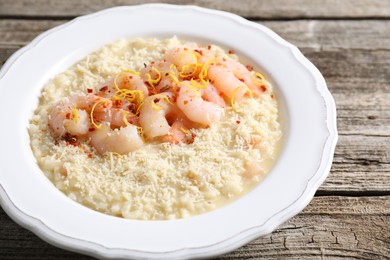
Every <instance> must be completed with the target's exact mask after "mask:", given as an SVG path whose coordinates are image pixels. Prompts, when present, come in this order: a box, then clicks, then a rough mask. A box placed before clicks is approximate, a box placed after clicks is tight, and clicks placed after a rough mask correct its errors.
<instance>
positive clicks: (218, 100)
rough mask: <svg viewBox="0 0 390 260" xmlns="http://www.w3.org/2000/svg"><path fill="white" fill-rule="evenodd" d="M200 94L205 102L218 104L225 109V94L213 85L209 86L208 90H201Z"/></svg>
mask: <svg viewBox="0 0 390 260" xmlns="http://www.w3.org/2000/svg"><path fill="white" fill-rule="evenodd" d="M200 93H201V95H202V97H203V99H204V100H206V101H210V102H212V103H215V104H217V105H218V106H220V107H223V108H225V107H226V102H225V100H224V99H223V94H222V92H221V91H219V90H218V89H217V88H216V87H215V86H214V85H213V84H210V83H209V84H208V86H207V88H205V89H201V90H200Z"/></svg>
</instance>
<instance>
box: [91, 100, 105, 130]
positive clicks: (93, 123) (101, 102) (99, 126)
mask: <svg viewBox="0 0 390 260" xmlns="http://www.w3.org/2000/svg"><path fill="white" fill-rule="evenodd" d="M105 103H107V101H106V100H104V99H101V100H98V101H97V102H95V104H93V106H92V109H91V113H90V115H91V123H92V125H93V126H94V127H96V128H101V127H102V125H97V124H96V123H95V120H93V112H94V111H95V108H96V106H97V105H98V104H105Z"/></svg>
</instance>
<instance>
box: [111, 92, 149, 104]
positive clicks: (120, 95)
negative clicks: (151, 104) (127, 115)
mask: <svg viewBox="0 0 390 260" xmlns="http://www.w3.org/2000/svg"><path fill="white" fill-rule="evenodd" d="M114 99H116V100H123V99H126V100H127V101H129V102H134V101H136V102H137V104H141V103H142V101H143V100H144V92H142V91H141V90H138V89H135V90H131V89H119V90H117V91H116V92H115V94H114Z"/></svg>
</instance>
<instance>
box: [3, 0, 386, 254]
mask: <svg viewBox="0 0 390 260" xmlns="http://www.w3.org/2000/svg"><path fill="white" fill-rule="evenodd" d="M152 2H165V3H173V4H177V3H179V4H194V5H199V6H203V7H207V8H215V9H219V10H224V11H229V12H233V13H236V14H238V15H241V16H244V17H247V18H249V19H251V20H253V21H256V22H261V23H262V24H264V25H266V26H268V27H269V28H271V29H272V30H274V31H275V32H277V33H278V34H279V35H281V36H282V37H283V38H285V39H286V40H288V41H290V42H292V43H293V44H295V45H296V46H298V47H299V48H300V50H301V51H302V52H303V53H304V55H305V56H306V57H308V58H309V60H310V61H312V62H313V63H314V64H315V65H316V66H317V67H318V68H319V70H320V71H321V72H322V73H323V75H324V77H325V79H326V81H327V84H328V87H329V89H330V91H331V93H332V95H333V97H334V99H335V102H336V106H337V114H338V119H337V123H338V131H339V135H340V136H339V142H338V144H337V147H336V151H335V156H334V161H333V165H332V168H331V172H330V175H329V177H328V178H327V180H326V181H325V183H324V184H323V185H322V186H321V187H320V189H319V190H318V192H317V194H316V197H315V198H314V199H313V200H312V202H311V203H310V204H309V206H308V207H307V208H305V210H304V211H303V212H302V213H300V214H299V215H297V216H296V217H294V218H292V219H291V220H289V221H288V222H287V223H285V224H283V225H281V226H280V227H279V228H278V229H277V230H276V231H274V232H273V233H272V234H269V235H266V236H264V237H262V238H259V239H256V240H254V241H253V242H252V243H249V244H248V245H246V246H243V247H241V248H239V249H237V250H235V251H233V252H231V253H228V254H225V255H223V256H221V257H219V258H218V259H340V258H347V259H390V225H389V223H390V0H342V1H340V0H311V1H309V0H295V1H289V0H274V1H267V0H258V1H251V0H243V1H235V0H217V1H211V0H184V1H178V0H163V1H161V0H159V1H157V0H156V1H154V0H146V1H142V0H110V1H106V0H68V1H61V0H35V1H30V0H0V66H1V64H3V63H4V62H5V61H6V59H7V58H8V57H9V56H10V55H11V54H12V53H14V52H15V51H16V50H18V49H19V48H21V47H23V46H24V45H25V44H27V43H28V42H30V41H31V40H32V39H33V38H35V37H36V36H37V35H38V34H39V33H41V32H43V31H46V30H48V29H50V28H52V27H54V26H57V25H60V24H63V23H64V22H66V21H68V20H69V19H71V18H73V17H75V16H78V15H82V14H88V13H91V12H94V11H98V10H102V9H104V8H108V7H112V6H118V5H134V4H141V3H152ZM325 195H326V196H325ZM338 195H342V196H338ZM0 226H1V228H0V259H13V260H15V259H42V260H47V259H64V260H65V259H91V257H88V256H83V255H79V254H76V253H72V252H68V251H64V250H62V249H59V248H56V247H54V246H51V245H49V244H47V243H45V242H43V241H42V240H40V239H39V238H38V237H37V236H35V235H34V234H32V233H31V232H30V231H27V230H25V229H23V228H21V227H19V226H18V225H17V224H15V223H14V222H13V221H12V220H11V219H10V218H9V217H8V216H7V215H6V214H5V213H4V212H3V211H2V210H1V209H0Z"/></svg>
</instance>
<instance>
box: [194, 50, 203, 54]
mask: <svg viewBox="0 0 390 260" xmlns="http://www.w3.org/2000/svg"><path fill="white" fill-rule="evenodd" d="M194 52H197V53H199V54H200V55H203V51H202V50H194Z"/></svg>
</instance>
